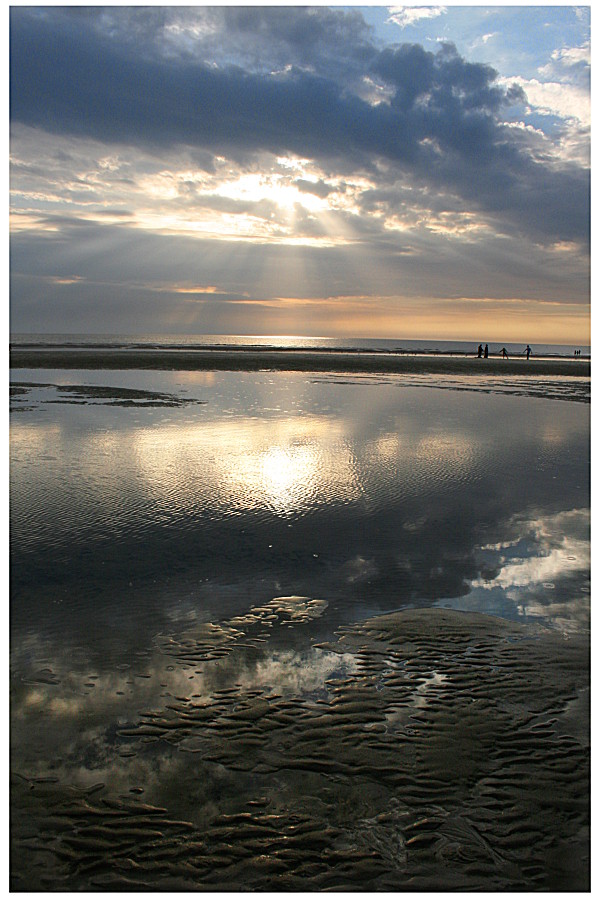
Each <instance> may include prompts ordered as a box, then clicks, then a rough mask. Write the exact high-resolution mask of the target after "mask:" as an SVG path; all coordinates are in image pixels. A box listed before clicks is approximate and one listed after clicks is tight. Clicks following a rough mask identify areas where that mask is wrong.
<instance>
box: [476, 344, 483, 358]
mask: <svg viewBox="0 0 600 900" xmlns="http://www.w3.org/2000/svg"><path fill="white" fill-rule="evenodd" d="M482 356H483V347H482V346H481V344H480V345H479V347H478V348H477V359H481V357H482Z"/></svg>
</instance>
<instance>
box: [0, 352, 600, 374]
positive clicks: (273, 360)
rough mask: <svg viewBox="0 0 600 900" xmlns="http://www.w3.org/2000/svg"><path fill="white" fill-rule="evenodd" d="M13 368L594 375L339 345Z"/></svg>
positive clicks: (543, 364) (536, 364) (583, 362)
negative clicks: (346, 348)
mask: <svg viewBox="0 0 600 900" xmlns="http://www.w3.org/2000/svg"><path fill="white" fill-rule="evenodd" d="M10 366H11V368H35V369H162V370H179V371H202V370H211V369H213V370H223V371H247V372H253V371H264V370H267V371H291V372H340V373H343V372H364V373H371V374H434V375H436V374H439V375H478V376H481V375H519V376H528V375H532V376H538V377H540V376H566V375H567V376H568V375H570V376H576V377H580V378H588V377H589V376H590V368H591V365H590V360H588V359H566V358H564V357H561V358H556V357H540V358H535V357H532V358H531V359H529V360H527V359H525V358H515V359H502V358H499V357H498V358H494V357H491V358H489V359H478V358H477V357H469V356H450V355H438V354H407V353H365V352H360V353H358V352H351V351H350V352H349V351H337V350H325V351H323V350H318V351H312V350H278V349H265V350H262V349H261V350H246V349H244V350H238V349H232V348H228V349H226V350H224V349H216V350H207V349H194V350H174V349H155V348H152V349H149V350H144V349H139V348H135V349H131V348H123V349H117V348H106V347H103V348H92V347H85V348H76V349H65V348H37V347H36V348H31V347H28V348H11V351H10Z"/></svg>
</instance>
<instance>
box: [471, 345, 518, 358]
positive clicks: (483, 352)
mask: <svg viewBox="0 0 600 900" xmlns="http://www.w3.org/2000/svg"><path fill="white" fill-rule="evenodd" d="M523 352H524V353H525V356H526V357H527V359H529V357H530V356H531V347H530V346H529V344H527V346H526V347H525V350H524V351H523ZM489 355H490V351H489V348H488V345H487V344H486V345H485V347H483V346H482V345H481V344H480V345H479V347H478V348H477V358H478V359H481V358H482V357H483V358H484V359H487V358H488V356H489ZM500 355H501V356H502V358H503V359H509V356H508V353H507V352H506V347H503V348H502V350H501V351H500Z"/></svg>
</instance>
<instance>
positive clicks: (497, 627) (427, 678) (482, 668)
mask: <svg viewBox="0 0 600 900" xmlns="http://www.w3.org/2000/svg"><path fill="white" fill-rule="evenodd" d="M321 611H322V604H320V603H319V602H318V601H312V600H310V599H309V598H277V599H276V600H274V601H272V603H269V604H266V605H265V606H264V607H259V608H255V609H254V610H251V612H250V613H249V614H248V615H247V616H242V617H238V618H237V619H236V620H231V621H228V622H224V623H220V624H219V623H217V624H213V625H206V626H203V627H202V628H200V629H197V630H196V632H195V633H194V635H193V636H192V635H191V634H186V635H182V636H180V637H177V636H169V637H166V636H162V637H160V638H159V639H158V643H159V646H160V647H161V649H162V650H163V652H165V653H166V654H168V655H169V657H170V658H172V659H173V660H174V664H175V665H176V666H184V667H185V666H189V664H190V663H194V664H196V665H198V666H199V667H200V670H203V671H204V672H205V673H206V672H209V671H212V670H213V669H214V670H215V671H216V668H215V667H218V666H219V665H220V656H221V654H222V653H223V652H227V654H229V656H230V658H231V659H232V660H233V659H234V658H235V657H236V656H239V657H240V658H242V657H243V658H244V660H245V664H246V666H248V664H249V663H248V659H249V658H251V659H253V660H254V661H256V660H257V659H258V657H257V656H256V653H258V652H261V653H262V654H263V656H262V659H263V660H264V659H265V658H266V657H267V656H268V646H267V647H265V646H262V648H261V647H259V646H253V645H252V637H253V636H254V637H256V636H258V634H262V635H263V636H265V637H267V638H270V639H273V640H274V639H275V638H274V636H275V633H276V630H277V628H288V627H290V626H292V627H298V625H301V624H302V622H303V621H307V620H309V619H310V617H311V616H314V615H318V614H319V613H320V612H321ZM273 623H275V625H274V624H273ZM258 629H262V631H260V632H259V631H258ZM267 644H268V641H267ZM250 651H254V655H252V652H250ZM249 652H250V657H248V653H249ZM327 654H328V655H333V656H339V657H340V659H341V658H344V659H346V658H347V657H348V656H350V657H352V658H353V659H354V661H355V671H348V670H347V669H346V670H345V671H340V672H339V673H338V674H335V672H334V673H333V674H330V675H329V677H328V678H327V679H326V680H325V681H324V682H323V684H322V685H321V687H322V692H321V693H319V694H315V693H314V692H312V693H311V692H306V691H302V690H297V691H295V692H294V691H293V692H291V693H290V692H277V691H276V690H273V688H272V686H271V687H268V686H266V685H264V686H263V687H260V686H259V685H258V682H255V683H254V684H253V683H252V680H251V679H249V678H247V677H246V679H245V680H243V681H242V680H239V679H238V680H236V676H235V674H232V676H231V680H230V681H229V682H228V683H223V684H222V686H221V687H220V688H217V689H215V690H213V691H212V693H211V694H210V696H203V697H201V698H193V697H183V696H182V697H178V698H171V699H170V700H169V701H167V702H166V705H165V707H164V708H163V709H156V710H153V711H148V712H146V713H144V714H142V715H141V716H140V717H139V720H138V721H137V722H134V723H132V724H131V725H130V726H128V727H124V728H122V729H121V730H120V741H121V743H120V747H121V749H122V750H126V748H127V747H128V746H129V747H131V748H132V751H134V752H135V753H136V754H143V753H147V754H149V753H153V754H156V753H159V754H160V753H163V754H164V753H167V748H168V752H171V753H174V754H175V757H176V759H177V760H179V761H183V762H182V763H181V765H183V763H184V762H185V761H186V760H187V761H188V765H187V768H186V769H185V770H184V769H181V772H183V771H185V773H186V774H185V782H182V783H181V785H180V790H179V792H178V793H179V795H181V796H180V799H179V801H178V802H179V803H180V805H179V807H177V808H178V809H179V812H177V811H175V810H174V809H169V808H167V805H166V804H164V805H160V804H153V803H144V802H142V801H141V800H140V799H139V798H138V797H132V796H129V797H124V796H122V795H121V796H117V797H115V796H114V795H112V794H111V792H110V790H109V789H108V788H105V787H104V786H103V785H101V784H100V785H96V786H94V787H93V788H91V789H89V790H88V791H87V792H82V791H76V790H75V789H74V788H70V787H68V786H65V785H61V784H59V783H54V782H48V781H41V782H40V781H35V780H33V779H25V778H17V780H16V782H15V785H14V786H13V800H14V809H15V812H14V814H13V816H14V849H13V860H14V871H15V874H14V882H13V885H14V887H15V888H16V889H18V888H19V886H22V885H27V888H28V889H41V890H43V889H47V888H48V887H49V886H51V887H52V888H53V889H63V890H74V889H78V890H100V889H103V890H126V889H139V890H141V889H159V890H192V889H202V890H207V889H214V890H217V889H225V888H226V889H229V890H242V889H244V890H248V889H253V890H295V891H301V890H325V889H334V890H344V889H352V888H354V889H357V888H358V889H363V890H445V889H457V890H458V889H460V890H486V891H491V890H586V889H589V730H588V726H589V709H588V707H587V703H586V701H585V697H586V690H587V688H588V683H589V676H588V671H589V646H588V643H587V641H586V640H585V639H584V638H581V637H579V636H573V637H570V638H569V639H568V640H567V639H565V638H564V636H563V635H561V634H558V633H553V632H549V631H546V630H544V629H542V628H533V627H523V626H520V625H516V624H511V623H508V622H503V621H501V620H499V619H495V618H492V617H488V616H482V615H471V614H469V615H467V614H464V613H458V612H454V611H450V610H440V609H427V610H417V611H415V610H412V611H404V612H401V613H396V614H393V615H387V616H381V617H377V618H374V619H370V620H368V621H367V622H364V623H362V624H360V625H356V626H353V627H351V628H346V629H344V630H343V631H342V632H341V633H340V635H339V639H338V640H336V641H333V642H331V643H327V644H322V645H320V646H319V647H314V646H313V647H312V648H310V649H309V652H307V656H306V663H305V664H306V666H307V667H310V666H313V667H315V669H317V668H318V661H319V659H320V658H322V657H323V655H327ZM221 662H222V660H221ZM219 671H220V670H219ZM232 672H235V668H232ZM330 673H331V670H330ZM148 740H149V741H150V744H148V745H146V744H145V743H144V741H148ZM144 748H145V749H144ZM161 748H163V749H161ZM180 751H181V752H180ZM184 751H185V752H184ZM152 758H155V757H152ZM191 761H193V765H192V766H190V765H189V763H190V762H191ZM226 776H227V777H229V776H231V777H232V778H234V779H235V782H234V783H235V785H236V790H235V793H234V794H232V795H231V796H229V797H228V798H227V799H225V795H223V799H221V800H219V794H218V792H217V793H215V791H214V789H211V788H210V785H213V786H214V785H219V784H220V785H223V784H224V783H225V782H224V781H223V779H224V778H225V777H226ZM182 777H183V776H182ZM200 785H203V786H204V787H205V788H206V790H207V792H208V793H207V796H208V798H209V799H208V802H204V803H198V804H194V803H193V802H191V801H190V802H189V804H188V806H187V807H186V809H187V813H188V814H187V815H185V816H184V815H181V810H182V809H183V806H182V805H181V804H183V803H184V801H185V794H186V793H188V792H191V793H192V794H193V792H197V791H198V790H199V786H200ZM207 786H208V787H207ZM211 791H212V793H211ZM172 805H173V806H174V807H175V806H176V801H175V800H173V801H172ZM32 822H35V823H36V824H35V827H34V826H33V825H32ZM32 859H33V864H32Z"/></svg>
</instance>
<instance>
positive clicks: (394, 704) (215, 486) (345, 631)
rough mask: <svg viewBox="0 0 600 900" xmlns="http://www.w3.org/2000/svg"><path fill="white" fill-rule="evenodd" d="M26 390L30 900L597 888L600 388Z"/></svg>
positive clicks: (151, 382) (18, 423)
mask: <svg viewBox="0 0 600 900" xmlns="http://www.w3.org/2000/svg"><path fill="white" fill-rule="evenodd" d="M12 377H13V384H14V387H13V396H12V405H13V409H14V415H13V418H12V422H11V575H12V584H11V604H12V605H11V628H12V633H11V650H12V690H13V693H12V707H11V709H12V745H13V762H12V769H13V788H12V801H13V839H14V847H13V884H14V887H15V888H16V889H27V890H37V889H41V890H46V889H63V890H74V889H88V890H94V889H102V888H104V889H113V888H114V889H121V888H127V887H134V888H137V889H144V888H159V889H161V890H171V889H174V890H177V889H184V890H185V889H194V888H198V889H208V888H213V889H214V888H230V889H239V888H244V887H249V888H256V889H275V890H277V889H291V890H306V889H322V888H327V887H333V888H338V889H342V888H348V887H357V888H360V889H377V888H383V889H393V888H394V887H398V888H402V889H410V888H413V889H423V888H425V889H433V890H435V889H439V888H442V889H443V888H464V889H479V890H497V889H500V890H501V889H507V888H511V889H531V888H538V889H569V888H570V889H578V888H579V889H581V888H582V887H583V888H584V887H585V885H586V878H587V865H588V863H587V861H586V853H587V830H586V829H587V818H588V803H587V789H588V782H587V780H586V779H587V744H588V738H587V728H588V712H587V697H588V692H587V689H588V677H587V665H588V662H587V654H588V631H589V406H588V405H587V403H585V402H572V401H573V400H580V401H581V400H583V401H585V400H586V396H585V392H586V391H587V390H588V387H589V385H584V386H583V387H581V386H580V385H581V383H580V382H578V383H577V385H575V386H573V385H569V384H568V383H567V380H564V379H563V380H562V381H558V380H557V382H556V383H555V384H553V385H550V386H548V385H544V384H542V383H540V384H535V383H533V381H532V380H528V382H525V381H523V382H520V381H519V380H518V379H515V380H514V381H513V380H511V379H497V380H496V381H495V382H494V384H493V385H491V386H490V385H480V386H478V385H477V384H475V382H474V381H473V379H468V380H467V381H461V380H460V379H454V380H451V379H446V380H443V381H441V382H440V381H439V380H438V382H437V387H433V386H432V385H431V383H430V382H428V381H427V380H420V381H418V380H415V379H412V381H407V380H406V379H403V378H401V377H397V378H394V377H387V378H368V377H365V378H355V377H353V378H350V379H348V378H346V379H343V378H335V377H330V376H327V377H322V376H317V375H315V376H307V375H305V374H291V373H287V374H286V373H278V374H267V373H262V374H261V373H258V374H242V373H225V372H219V373H211V372H203V373H193V372H185V373H183V372H172V373H159V372H149V373H141V372H140V373H136V372H127V373H124V372H107V371H104V372H99V371H98V372H90V371H86V372H81V373H77V372H64V371H63V372H52V371H49V370H45V371H44V372H40V371H37V372H35V371H28V370H16V371H14V372H13V373H12ZM473 387H476V388H477V387H480V388H482V389H484V390H482V389H478V390H472V388H473ZM490 387H491V388H492V390H493V391H494V393H487V390H488V389H489V388H490ZM461 389H462V390H461ZM484 391H485V392H484ZM523 393H525V394H527V395H528V396H521V395H520V394H523ZM532 394H533V395H534V396H531V395H532ZM548 397H552V398H558V399H548ZM565 398H567V399H569V402H566V401H565ZM443 608H445V609H443ZM411 609H418V610H419V612H411V611H410V610H411ZM396 610H408V611H406V612H404V613H400V614H399V616H398V615H394V616H392V617H391V618H385V617H383V618H382V617H381V616H382V614H387V613H392V612H393V611H396ZM454 610H459V611H462V613H463V614H462V615H460V614H459V613H457V612H454ZM482 614H491V615H492V616H494V617H495V618H493V619H490V618H485V617H484V618H482V617H481V616H482ZM366 620H368V621H366ZM365 623H366V624H365ZM524 626H526V627H524ZM549 797H552V798H554V799H553V800H552V801H549V800H548V798H549ZM533 847H535V849H532V848H533Z"/></svg>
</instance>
